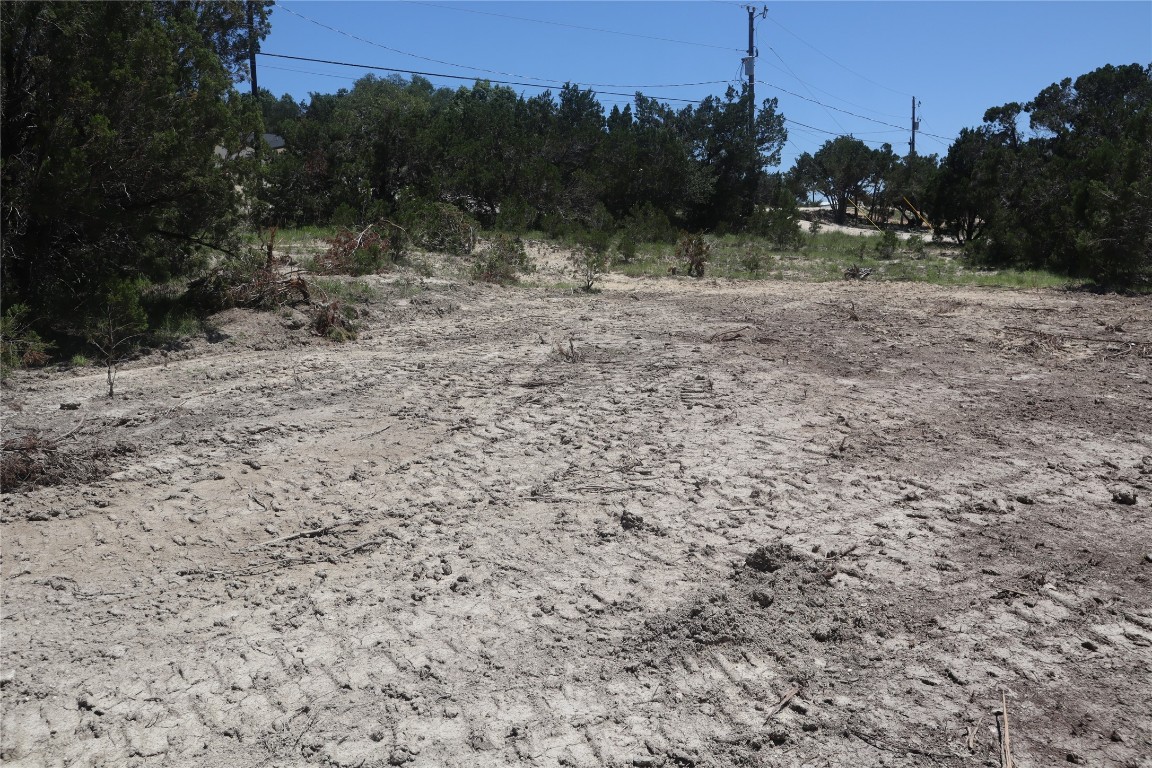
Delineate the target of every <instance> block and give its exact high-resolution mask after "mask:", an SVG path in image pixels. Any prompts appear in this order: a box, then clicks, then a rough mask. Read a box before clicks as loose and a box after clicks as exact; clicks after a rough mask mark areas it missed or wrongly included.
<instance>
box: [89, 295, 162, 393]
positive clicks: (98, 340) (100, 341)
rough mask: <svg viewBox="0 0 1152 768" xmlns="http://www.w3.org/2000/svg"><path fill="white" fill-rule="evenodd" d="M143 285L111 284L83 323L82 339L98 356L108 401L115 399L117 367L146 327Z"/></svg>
mask: <svg viewBox="0 0 1152 768" xmlns="http://www.w3.org/2000/svg"><path fill="white" fill-rule="evenodd" d="M146 285H147V284H146V283H145V282H144V281H142V280H118V281H116V282H114V283H112V284H111V285H109V286H108V288H107V293H105V294H104V296H103V297H102V298H101V299H99V300H98V301H96V302H94V304H93V306H92V307H91V308H90V309H89V311H88V314H87V316H86V317H85V318H84V320H83V325H82V331H83V334H84V337H85V338H86V339H87V341H88V343H89V344H90V345H92V347H93V348H95V349H96V351H97V352H99V353H100V359H101V360H102V361H103V363H104V366H105V368H106V369H107V372H108V397H109V398H112V397H115V396H116V371H117V366H118V365H119V364H120V362H121V361H122V360H123V359H124V358H125V357H127V356H128V355H129V354H130V353H131V351H132V350H133V349H134V348H135V347H136V346H137V344H138V343H139V338H140V336H141V334H142V333H143V331H144V330H145V329H146V328H147V327H148V317H147V315H146V314H145V312H144V307H143V305H142V304H141V303H140V294H141V292H142V290H143V289H144V288H145V287H146Z"/></svg>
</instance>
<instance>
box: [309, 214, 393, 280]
mask: <svg viewBox="0 0 1152 768" xmlns="http://www.w3.org/2000/svg"><path fill="white" fill-rule="evenodd" d="M386 226H387V225H386ZM393 229H399V228H397V227H393ZM325 242H326V243H327V244H328V249H327V250H326V251H325V252H324V253H323V254H321V255H319V256H317V257H316V258H315V259H313V261H312V265H311V270H312V271H313V272H315V273H317V274H320V275H356V276H361V275H374V274H376V273H378V272H383V271H384V270H386V269H388V268H389V267H390V266H392V264H394V263H395V262H397V261H398V260H399V259H400V257H401V255H402V253H403V246H402V236H401V235H400V233H399V232H396V233H394V234H393V235H392V236H391V237H389V236H386V235H385V234H382V233H381V232H380V231H379V230H378V228H377V225H375V224H372V225H369V226H368V227H367V228H365V229H364V230H362V231H361V232H358V233H357V232H353V231H352V230H350V229H342V230H340V231H339V232H337V233H336V234H335V235H333V236H332V237H329V238H326V239H325Z"/></svg>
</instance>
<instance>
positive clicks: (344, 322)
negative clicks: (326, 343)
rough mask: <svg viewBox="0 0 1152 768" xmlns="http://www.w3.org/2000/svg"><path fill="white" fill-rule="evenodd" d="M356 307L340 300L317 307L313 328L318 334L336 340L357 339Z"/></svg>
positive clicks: (313, 318)
mask: <svg viewBox="0 0 1152 768" xmlns="http://www.w3.org/2000/svg"><path fill="white" fill-rule="evenodd" d="M356 316H357V312H356V308H355V307H352V306H349V305H347V304H342V303H341V302H339V301H330V302H327V303H324V304H320V305H318V306H317V307H316V312H315V314H314V315H313V317H312V328H313V330H315V331H316V333H317V334H319V335H321V336H323V337H325V338H327V339H331V340H332V341H336V342H345V341H355V340H356V337H357V335H358V331H357V327H356Z"/></svg>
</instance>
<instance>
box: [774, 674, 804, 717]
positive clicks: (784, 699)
mask: <svg viewBox="0 0 1152 768" xmlns="http://www.w3.org/2000/svg"><path fill="white" fill-rule="evenodd" d="M798 693H800V686H798V685H796V684H795V683H793V684H792V687H791V688H789V689H788V690H787V691H785V692H784V695H783V696H781V697H780V700H779V701H777V702H776V703H775V704H773V705H772V707H771V709H769V710H768V717H767V720H771V719H772V718H774V717H776V715H778V714H780V711H781V710H783V709H784V707H786V706H788V702H790V701H792V697H793V696H795V695H796V694H798Z"/></svg>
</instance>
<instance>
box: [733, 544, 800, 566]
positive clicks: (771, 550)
mask: <svg viewBox="0 0 1152 768" xmlns="http://www.w3.org/2000/svg"><path fill="white" fill-rule="evenodd" d="M796 559H797V556H796V554H795V553H794V552H793V551H792V547H791V546H790V545H788V544H770V545H768V546H767V547H760V548H759V549H757V550H756V551H755V552H753V553H752V554H750V555H748V557H746V558H744V564H745V565H747V566H748V567H749V568H751V569H752V570H754V571H760V572H762V573H772V572H773V571H778V570H780V569H781V568H783V567H784V565H785V563H787V562H788V561H789V560H796Z"/></svg>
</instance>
